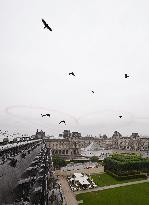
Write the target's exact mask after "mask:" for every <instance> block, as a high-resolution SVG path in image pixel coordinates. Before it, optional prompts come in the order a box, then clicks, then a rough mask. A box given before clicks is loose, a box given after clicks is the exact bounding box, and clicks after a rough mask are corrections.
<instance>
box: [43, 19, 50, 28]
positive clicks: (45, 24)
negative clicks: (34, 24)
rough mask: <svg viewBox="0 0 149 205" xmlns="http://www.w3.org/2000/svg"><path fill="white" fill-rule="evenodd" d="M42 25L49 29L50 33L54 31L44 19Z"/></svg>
mask: <svg viewBox="0 0 149 205" xmlns="http://www.w3.org/2000/svg"><path fill="white" fill-rule="evenodd" d="M42 23H43V24H44V28H47V29H48V30H49V31H52V29H51V28H50V26H49V25H48V24H47V23H46V21H45V20H44V19H42Z"/></svg>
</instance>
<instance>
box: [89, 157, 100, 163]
mask: <svg viewBox="0 0 149 205" xmlns="http://www.w3.org/2000/svg"><path fill="white" fill-rule="evenodd" d="M90 160H91V162H98V161H99V159H98V157H96V156H93V157H91V158H90Z"/></svg>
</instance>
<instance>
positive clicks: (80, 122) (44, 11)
mask: <svg viewBox="0 0 149 205" xmlns="http://www.w3.org/2000/svg"><path fill="white" fill-rule="evenodd" d="M148 10H149V2H148V1H147V0H146V1H145V0H143V1H139V0H125V1H124V0H123V1H122V0H113V1H111V0H106V1H101V0H97V1H95V0H93V1H90V0H63V1H61V0H47V1H37V0H34V1H33V0H22V1H20V0H13V1H11V0H9V1H8V0H0V71H1V72H0V128H1V129H7V130H19V131H21V132H27V133H34V132H35V131H36V129H37V128H39V129H43V130H45V131H46V133H47V134H50V135H51V134H54V135H58V134H59V133H61V132H62V131H63V130H64V129H70V130H71V131H80V132H82V134H83V135H86V134H93V135H98V134H99V133H102V134H103V133H107V134H108V136H111V135H112V133H113V132H114V131H115V130H118V131H120V132H121V133H122V134H124V135H130V134H131V133H132V132H139V134H143V135H145V134H149V12H148ZM42 18H43V19H45V20H46V22H47V23H48V24H49V26H50V27H51V28H52V29H53V31H52V32H50V31H48V30H46V29H43V27H44V26H43V24H42V21H41V19H42ZM72 71H73V72H74V73H75V74H76V77H73V76H69V75H68V73H69V72H72ZM125 73H128V74H129V75H130V78H128V79H125V78H124V74H125ZM91 90H94V91H95V94H92V92H91ZM41 113H51V118H41V116H40V114H41ZM119 115H122V116H123V118H121V119H120V118H119V117H118V116H119ZM60 120H66V124H67V125H66V126H65V125H59V124H58V123H59V121H60Z"/></svg>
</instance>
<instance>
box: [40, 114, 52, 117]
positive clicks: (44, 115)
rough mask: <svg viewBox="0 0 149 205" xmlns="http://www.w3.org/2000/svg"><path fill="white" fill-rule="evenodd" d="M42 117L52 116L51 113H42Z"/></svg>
mask: <svg viewBox="0 0 149 205" xmlns="http://www.w3.org/2000/svg"><path fill="white" fill-rule="evenodd" d="M41 116H42V117H46V116H47V117H50V114H41Z"/></svg>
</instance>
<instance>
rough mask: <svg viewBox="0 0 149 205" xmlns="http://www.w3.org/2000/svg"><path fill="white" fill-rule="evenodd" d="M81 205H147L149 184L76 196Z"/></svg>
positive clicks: (148, 204)
mask: <svg viewBox="0 0 149 205" xmlns="http://www.w3.org/2000/svg"><path fill="white" fill-rule="evenodd" d="M76 197H77V200H78V201H80V200H83V205H149V183H147V182H146V183H143V184H136V185H130V186H125V187H119V188H114V189H108V190H103V191H98V192H88V193H84V194H79V195H77V196H76Z"/></svg>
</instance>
